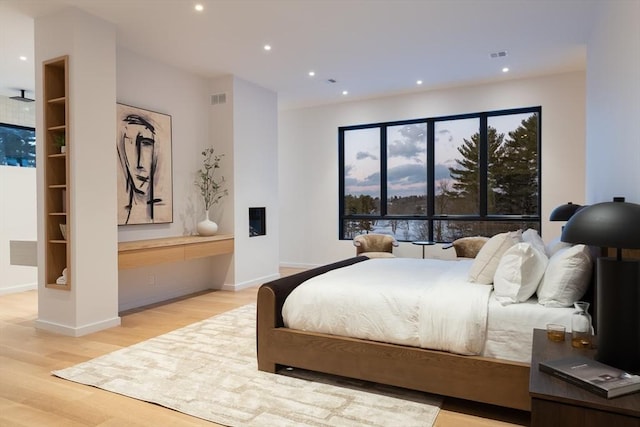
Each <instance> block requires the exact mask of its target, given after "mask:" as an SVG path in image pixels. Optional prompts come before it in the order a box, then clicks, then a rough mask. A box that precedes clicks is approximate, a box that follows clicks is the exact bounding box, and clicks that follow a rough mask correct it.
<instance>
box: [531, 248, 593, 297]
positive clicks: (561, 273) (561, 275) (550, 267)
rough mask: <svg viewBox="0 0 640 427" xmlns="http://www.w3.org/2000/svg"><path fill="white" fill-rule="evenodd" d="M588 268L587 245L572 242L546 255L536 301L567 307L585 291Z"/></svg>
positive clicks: (590, 267)
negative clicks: (546, 259)
mask: <svg viewBox="0 0 640 427" xmlns="http://www.w3.org/2000/svg"><path fill="white" fill-rule="evenodd" d="M591 271H592V258H591V254H590V250H589V247H588V246H585V245H573V246H570V247H566V248H563V249H560V250H558V251H557V252H556V253H555V254H553V256H552V257H551V258H549V263H548V264H547V270H546V271H545V273H544V276H543V277H542V281H540V286H538V291H537V292H538V303H540V304H542V305H544V306H545V307H571V306H572V305H573V303H574V302H576V301H579V300H580V298H582V296H583V295H584V294H585V292H586V291H587V288H588V287H589V283H590V281H591Z"/></svg>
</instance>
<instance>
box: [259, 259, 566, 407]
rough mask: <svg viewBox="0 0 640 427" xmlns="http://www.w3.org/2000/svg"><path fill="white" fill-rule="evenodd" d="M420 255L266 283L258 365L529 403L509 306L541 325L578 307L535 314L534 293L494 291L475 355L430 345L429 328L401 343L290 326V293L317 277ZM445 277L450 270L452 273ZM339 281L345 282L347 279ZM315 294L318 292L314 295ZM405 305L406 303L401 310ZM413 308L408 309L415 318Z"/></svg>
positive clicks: (347, 264) (346, 264) (524, 362)
mask: <svg viewBox="0 0 640 427" xmlns="http://www.w3.org/2000/svg"><path fill="white" fill-rule="evenodd" d="M421 261H423V260H412V261H409V260H408V259H404V260H403V259H396V260H394V259H371V260H370V259H369V258H367V257H364V256H358V257H354V258H350V259H347V260H342V261H339V262H335V263H332V264H329V265H325V266H321V267H318V268H314V269H311V270H308V271H304V272H301V273H298V274H295V275H292V276H288V277H284V278H281V279H278V280H275V281H272V282H269V283H266V284H264V285H262V286H261V287H260V289H259V291H258V297H257V350H258V369H260V370H261V371H267V372H277V371H278V370H279V369H280V368H281V367H294V368H301V369H308V370H313V371H319V372H325V373H329V374H334V375H341V376H345V377H351V378H357V379H361V380H367V381H372V382H377V383H382V384H389V385H393V386H399V387H404V388H409V389H413V390H419V391H424V392H429V393H435V394H439V395H443V396H451V397H456V398H462V399H467V400H473V401H478V402H483V403H489V404H494V405H498V406H504V407H509V408H516V409H520V410H530V398H529V392H528V383H529V357H530V356H529V355H530V338H526V339H525V341H524V344H523V341H518V339H519V338H518V335H519V334H520V331H521V330H520V329H519V327H518V326H517V325H516V324H517V322H513V321H511V320H510V319H512V317H511V314H509V311H513V310H516V309H517V310H524V311H527V310H529V311H531V312H532V313H534V314H532V315H531V316H529V317H530V319H529V320H530V321H533V322H537V323H536V324H537V325H542V326H538V327H543V325H544V324H546V323H548V322H550V319H551V320H552V321H553V322H559V323H565V324H567V322H570V315H571V313H572V312H573V309H571V308H554V309H552V310H549V312H553V313H554V314H553V316H552V317H550V318H549V317H536V316H539V314H540V309H541V306H540V305H539V304H537V301H536V300H535V299H533V300H527V301H523V302H522V303H520V304H512V305H509V304H507V305H503V304H502V303H500V302H499V301H498V300H497V299H496V296H495V295H494V293H495V292H494V291H491V293H490V294H489V295H488V297H487V300H486V304H487V307H488V309H487V313H488V314H487V318H486V319H485V321H486V323H487V325H488V328H487V331H486V333H484V334H483V336H482V337H481V338H482V343H480V347H479V348H481V351H480V352H478V354H473V353H474V352H475V351H477V350H478V348H475V349H471V350H470V351H465V349H464V348H463V349H462V350H461V349H460V348H457V347H453V348H448V347H447V346H446V345H445V346H443V347H441V349H433V348H428V347H429V346H433V343H432V342H429V340H428V338H429V333H427V334H426V336H425V339H426V341H425V342H418V341H420V339H419V338H418V340H417V341H416V336H415V335H416V334H415V333H414V332H407V333H405V334H404V336H401V337H400V338H398V339H393V340H395V342H389V340H386V341H385V340H384V339H381V338H379V337H377V336H375V335H371V332H370V331H369V332H366V333H364V334H361V336H359V337H358V336H357V335H358V334H357V333H355V334H354V333H352V332H348V331H347V332H340V329H335V330H333V329H331V328H329V329H325V330H322V329H320V332H318V329H316V330H313V328H311V329H310V327H308V325H307V326H305V324H304V323H302V324H296V325H294V326H293V327H287V326H290V325H288V323H295V322H296V321H295V320H287V321H286V322H285V317H284V316H283V308H285V306H286V305H288V304H290V300H289V302H287V301H288V299H289V297H290V296H291V295H292V294H293V295H294V296H295V295H296V294H297V293H298V290H299V289H303V288H304V287H308V284H309V283H310V282H313V281H315V280H319V279H320V278H322V279H324V278H325V277H327V276H331V275H334V274H338V273H340V274H342V272H343V271H344V272H349V271H352V273H351V274H354V273H355V274H356V275H359V274H360V272H361V270H363V269H365V267H366V266H370V267H366V268H367V269H369V268H373V269H374V272H375V271H376V269H377V268H380V265H381V264H382V263H385V262H390V263H399V265H400V267H395V268H401V269H402V268H405V267H406V266H407V265H409V264H411V263H420V262H421ZM427 262H428V261H427ZM441 262H443V263H449V264H448V265H449V266H455V267H456V268H458V269H462V270H464V271H466V270H467V269H468V267H469V266H466V267H465V266H463V263H465V262H468V263H471V262H473V261H441ZM389 265H391V264H389ZM411 268H413V267H411ZM420 268H422V267H420ZM378 271H381V270H378ZM374 274H375V273H374ZM465 274H466V273H465ZM414 276H415V274H414ZM347 277H349V276H347ZM445 277H447V276H446V274H445ZM452 277H453V276H449V277H448V278H447V279H446V280H449V281H451V280H452ZM303 284H304V285H303ZM315 286H324V285H315ZM478 286H481V285H478ZM336 287H337V288H338V289H339V288H340V287H341V286H340V285H338V286H336ZM410 287H411V285H410ZM342 288H344V286H342ZM322 289H323V291H322V292H321V293H322V294H327V292H326V289H328V288H327V287H326V286H324V287H323V288H322ZM340 295H341V294H340ZM325 296H326V295H325ZM292 298H293V297H292ZM327 298H329V301H332V300H331V298H333V301H339V300H340V299H341V298H342V296H340V297H336V296H327ZM481 298H484V296H481ZM314 299H315V298H314V297H312V301H313V300H314ZM313 303H315V302H313ZM344 304H347V305H349V306H353V305H355V304H357V303H354V302H345V303H344ZM367 304H368V303H367ZM337 305H340V304H337ZM516 306H517V308H516ZM311 307H312V306H306V307H305V306H303V307H301V308H300V309H299V310H298V313H300V312H301V313H304V312H313V311H317V312H324V311H325V310H324V309H321V310H318V309H313V308H311ZM542 309H544V307H542ZM339 310H340V308H339ZM341 310H343V311H344V310H345V308H344V307H342V308H341ZM355 310H356V311H357V310H359V308H355ZM402 310H404V309H400V310H399V311H402ZM287 311H288V310H285V312H287ZM294 312H295V310H294ZM412 315H413V314H412V313H407V316H408V317H411V316H412ZM287 316H291V314H290V313H289V314H287ZM554 316H555V317H554ZM293 317H295V315H294V316H293ZM531 319H533V320H531ZM431 320H432V321H433V319H431ZM477 321H478V319H471V324H473V322H477ZM313 322H316V323H318V324H319V325H323V324H326V323H327V322H326V319H325V320H322V319H321V320H319V321H318V320H313V319H312V320H311V323H313ZM480 322H482V318H480ZM329 323H331V322H329ZM346 323H347V324H348V323H350V322H346ZM374 323H375V322H374ZM285 324H287V326H285ZM300 325H302V326H300ZM316 326H317V325H316ZM440 326H442V325H440ZM471 329H473V328H471ZM531 332H532V331H531ZM349 335H351V336H349ZM354 335H356V336H354ZM400 335H403V334H400ZM527 342H528V345H529V347H528V349H527V348H525V351H524V354H525V355H524V356H523V355H522V353H521V352H519V351H518V348H519V347H521V346H523V345H524V346H525V347H526V345H527ZM424 346H427V348H424ZM476 347H477V346H476ZM437 348H439V347H437ZM460 353H463V354H460Z"/></svg>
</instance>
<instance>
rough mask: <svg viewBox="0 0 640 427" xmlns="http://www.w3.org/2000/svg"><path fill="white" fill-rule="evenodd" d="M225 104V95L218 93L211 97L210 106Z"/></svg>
mask: <svg viewBox="0 0 640 427" xmlns="http://www.w3.org/2000/svg"><path fill="white" fill-rule="evenodd" d="M226 102H227V94H226V93H218V94H215V95H211V105H218V104H226Z"/></svg>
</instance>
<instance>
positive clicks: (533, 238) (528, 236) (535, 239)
mask: <svg viewBox="0 0 640 427" xmlns="http://www.w3.org/2000/svg"><path fill="white" fill-rule="evenodd" d="M522 241H523V242H526V243H531V246H533V247H534V248H535V249H537V250H538V251H540V253H542V254H544V255H547V249H546V247H545V245H544V241H543V240H542V237H540V235H539V234H538V230H535V229H533V228H528V229H527V230H526V231H525V232H524V233H522Z"/></svg>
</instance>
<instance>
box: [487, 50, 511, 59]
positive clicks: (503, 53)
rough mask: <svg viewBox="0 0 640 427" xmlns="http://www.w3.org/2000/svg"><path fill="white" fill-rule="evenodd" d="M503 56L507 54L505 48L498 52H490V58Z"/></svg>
mask: <svg viewBox="0 0 640 427" xmlns="http://www.w3.org/2000/svg"><path fill="white" fill-rule="evenodd" d="M504 56H507V51H506V50H501V51H500V52H493V53H492V54H491V57H492V58H502V57H504Z"/></svg>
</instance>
